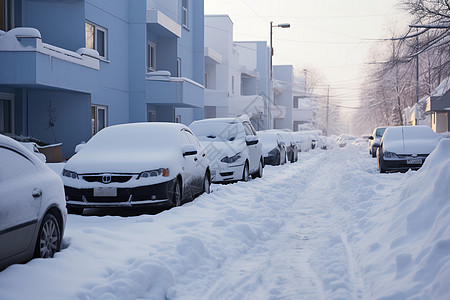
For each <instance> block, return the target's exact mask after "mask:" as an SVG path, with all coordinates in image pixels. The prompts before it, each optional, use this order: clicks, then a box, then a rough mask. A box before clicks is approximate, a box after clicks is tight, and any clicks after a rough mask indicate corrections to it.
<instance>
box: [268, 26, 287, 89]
mask: <svg viewBox="0 0 450 300" xmlns="http://www.w3.org/2000/svg"><path fill="white" fill-rule="evenodd" d="M274 27H281V28H289V27H291V24H289V23H282V24H278V25H273V21H270V80H271V81H272V77H273V76H272V73H273V70H272V67H273V66H272V56H273V47H272V31H273V28H274Z"/></svg>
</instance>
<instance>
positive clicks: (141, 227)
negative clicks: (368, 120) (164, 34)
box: [0, 139, 450, 300]
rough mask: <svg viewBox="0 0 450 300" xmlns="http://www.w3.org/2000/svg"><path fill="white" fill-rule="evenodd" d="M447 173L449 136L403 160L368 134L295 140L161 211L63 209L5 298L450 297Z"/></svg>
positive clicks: (14, 271) (12, 270)
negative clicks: (289, 151)
mask: <svg viewBox="0 0 450 300" xmlns="http://www.w3.org/2000/svg"><path fill="white" fill-rule="evenodd" d="M51 166H52V168H53V169H54V170H60V169H61V168H62V167H63V166H62V164H54V165H51ZM448 182H450V140H449V139H443V140H442V141H441V142H440V143H439V145H438V146H437V148H436V149H435V151H434V152H433V153H432V154H431V155H430V156H429V157H428V159H427V160H426V162H425V164H424V166H423V168H422V169H420V170H419V171H410V172H407V173H393V174H379V173H378V172H377V164H376V160H375V159H373V158H372V157H371V156H370V155H369V154H368V151H367V144H366V145H359V144H353V143H349V144H348V145H347V146H346V147H343V148H341V147H335V148H334V149H332V150H327V151H322V150H313V151H308V152H302V153H299V162H297V163H294V164H285V165H283V166H280V167H272V166H267V167H266V168H265V170H264V176H263V178H261V179H255V180H250V181H249V182H247V183H242V182H239V183H237V184H229V185H213V193H211V194H209V195H202V196H200V197H199V198H197V199H195V200H194V201H193V202H191V203H187V204H185V205H183V206H182V207H177V208H175V209H171V210H168V211H164V212H162V213H159V214H157V215H141V216H129V217H120V216H104V217H99V216H97V215H96V214H95V213H94V212H90V213H89V212H88V215H84V216H74V215H70V216H69V217H68V222H67V229H66V233H65V237H64V241H63V244H64V245H63V246H64V247H63V248H64V249H63V250H62V251H61V252H60V253H57V255H56V256H55V258H53V259H50V260H42V259H36V260H33V261H31V262H29V263H27V264H25V265H14V266H11V267H9V268H7V269H6V270H4V271H2V272H1V273H0V299H8V300H15V299H17V300H24V299H36V295H39V297H38V298H41V299H86V300H87V299H108V300H109V299H120V300H123V299H183V300H185V299H188V300H189V299H214V300H220V299H223V300H229V299H262V300H264V299H289V300H290V299H292V300H296V299H450V285H449V284H448V278H450V229H449V226H450V199H449V197H448V195H450V186H449V184H448ZM89 214H90V215H89Z"/></svg>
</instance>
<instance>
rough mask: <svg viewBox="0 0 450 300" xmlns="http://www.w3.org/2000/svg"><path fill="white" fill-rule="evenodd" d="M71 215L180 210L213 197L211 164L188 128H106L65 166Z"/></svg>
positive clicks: (145, 125)
mask: <svg viewBox="0 0 450 300" xmlns="http://www.w3.org/2000/svg"><path fill="white" fill-rule="evenodd" d="M62 177H63V181H64V186H65V191H66V201H67V208H68V210H69V213H75V214H81V213H82V212H83V209H84V208H95V207H97V208H100V207H108V208H110V207H144V206H155V205H163V206H178V205H180V204H181V203H183V202H185V201H187V200H191V199H193V198H194V197H195V196H197V195H199V194H201V193H203V192H207V193H209V191H210V179H211V178H210V170H209V159H208V157H207V156H206V153H205V151H204V149H203V147H202V145H201V144H200V143H199V141H198V139H197V138H196V137H195V136H194V134H193V133H192V132H191V131H190V130H189V128H187V127H186V126H184V125H182V124H176V123H158V122H151V123H132V124H123V125H115V126H110V127H107V128H104V129H103V130H101V131H100V132H98V133H97V134H96V135H95V136H93V137H92V138H91V139H90V140H89V141H88V142H87V143H86V145H84V146H83V147H82V149H81V150H80V151H79V152H78V153H77V154H75V155H74V156H73V157H72V158H71V159H69V161H68V162H67V163H66V164H65V167H64V170H63V172H62Z"/></svg>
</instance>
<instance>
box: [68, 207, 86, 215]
mask: <svg viewBox="0 0 450 300" xmlns="http://www.w3.org/2000/svg"><path fill="white" fill-rule="evenodd" d="M83 210H84V209H83V208H78V207H68V208H67V213H69V214H71V215H82V214H83Z"/></svg>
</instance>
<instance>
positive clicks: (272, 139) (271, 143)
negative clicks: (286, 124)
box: [258, 132, 278, 149]
mask: <svg viewBox="0 0 450 300" xmlns="http://www.w3.org/2000/svg"><path fill="white" fill-rule="evenodd" d="M258 136H259V138H260V139H261V142H262V144H263V147H264V148H271V149H272V148H275V147H276V146H277V145H278V141H277V136H276V135H275V134H267V133H259V132H258Z"/></svg>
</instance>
